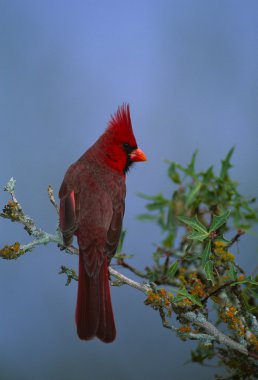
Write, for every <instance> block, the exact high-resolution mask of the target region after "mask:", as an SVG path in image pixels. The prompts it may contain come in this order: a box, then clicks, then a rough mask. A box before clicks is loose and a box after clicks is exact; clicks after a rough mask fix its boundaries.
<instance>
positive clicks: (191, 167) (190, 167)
mask: <svg viewBox="0 0 258 380" xmlns="http://www.w3.org/2000/svg"><path fill="white" fill-rule="evenodd" d="M197 154H198V149H196V150H195V151H194V153H193V155H192V159H191V162H190V164H189V165H188V167H187V169H188V172H189V175H191V176H195V161H196V156H197Z"/></svg>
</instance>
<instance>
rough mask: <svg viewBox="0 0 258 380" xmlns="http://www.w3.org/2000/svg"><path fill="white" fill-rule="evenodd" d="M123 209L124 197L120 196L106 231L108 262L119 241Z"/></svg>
mask: <svg viewBox="0 0 258 380" xmlns="http://www.w3.org/2000/svg"><path fill="white" fill-rule="evenodd" d="M120 199H121V198H120ZM124 211H125V203H124V197H122V199H121V200H120V202H119V204H118V205H117V207H116V208H115V209H114V210H113V215H112V220H111V223H110V227H109V230H108V233H107V242H106V255H107V257H108V263H109V264H110V261H111V259H112V257H113V256H114V254H115V253H116V249H117V246H118V243H119V238H120V235H121V230H122V223H123V217H124Z"/></svg>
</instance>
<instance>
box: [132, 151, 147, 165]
mask: <svg viewBox="0 0 258 380" xmlns="http://www.w3.org/2000/svg"><path fill="white" fill-rule="evenodd" d="M130 158H131V161H133V162H137V161H147V158H146V156H145V153H144V152H143V151H142V150H141V149H140V148H137V149H135V150H133V151H132V153H131V154H130Z"/></svg>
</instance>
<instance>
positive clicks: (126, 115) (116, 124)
mask: <svg viewBox="0 0 258 380" xmlns="http://www.w3.org/2000/svg"><path fill="white" fill-rule="evenodd" d="M107 132H110V133H112V134H113V135H114V136H115V137H116V138H117V139H119V140H121V141H124V142H128V143H130V145H132V146H136V145H137V144H136V140H135V137H134V133H133V129H132V122H131V116H130V107H129V104H126V103H123V104H122V106H120V107H118V109H117V111H116V113H115V114H114V115H112V116H111V120H110V121H109V123H108V128H107Z"/></svg>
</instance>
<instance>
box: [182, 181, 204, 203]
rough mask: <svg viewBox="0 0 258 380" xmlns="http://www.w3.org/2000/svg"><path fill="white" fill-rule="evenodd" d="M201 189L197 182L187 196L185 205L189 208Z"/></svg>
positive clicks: (200, 184)
mask: <svg viewBox="0 0 258 380" xmlns="http://www.w3.org/2000/svg"><path fill="white" fill-rule="evenodd" d="M201 187H202V183H201V182H199V181H197V182H196V184H195V185H194V187H193V188H192V190H191V191H190V193H189V194H188V195H187V198H186V205H187V206H189V205H190V204H192V203H193V201H194V200H195V198H196V195H197V194H198V193H199V191H200V189H201Z"/></svg>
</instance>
